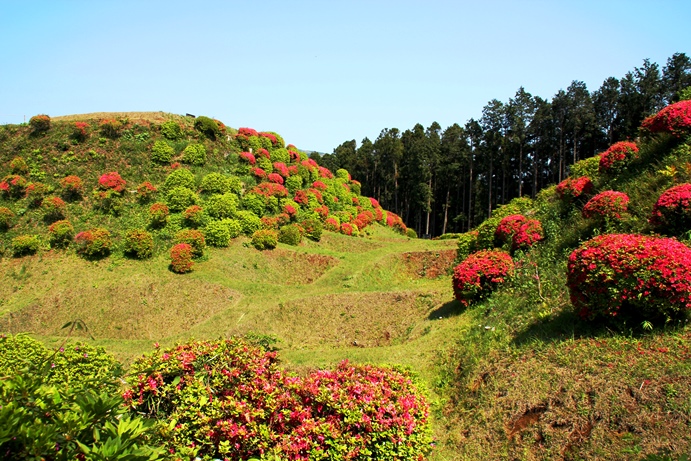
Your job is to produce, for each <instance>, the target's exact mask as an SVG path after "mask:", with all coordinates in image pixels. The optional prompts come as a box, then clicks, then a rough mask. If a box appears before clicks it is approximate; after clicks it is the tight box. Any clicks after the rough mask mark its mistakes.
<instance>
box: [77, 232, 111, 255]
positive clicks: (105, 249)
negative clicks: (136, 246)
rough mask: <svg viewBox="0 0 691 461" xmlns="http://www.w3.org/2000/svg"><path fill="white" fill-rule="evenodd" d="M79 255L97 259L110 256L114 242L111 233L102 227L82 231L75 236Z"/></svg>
mask: <svg viewBox="0 0 691 461" xmlns="http://www.w3.org/2000/svg"><path fill="white" fill-rule="evenodd" d="M74 242H75V243H76V244H77V253H78V254H80V255H82V256H83V257H85V258H89V259H97V258H103V257H105V256H108V255H109V254H110V250H111V248H112V246H113V241H112V240H111V238H110V232H108V230H107V229H104V228H102V227H97V228H94V229H89V230H85V231H82V232H80V233H78V234H77V235H75V236H74Z"/></svg>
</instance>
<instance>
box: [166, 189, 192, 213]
mask: <svg viewBox="0 0 691 461" xmlns="http://www.w3.org/2000/svg"><path fill="white" fill-rule="evenodd" d="M198 202H199V197H197V194H196V193H194V192H193V191H191V190H190V189H188V188H186V187H182V186H181V187H175V188H173V189H171V190H169V191H168V193H167V194H166V204H167V205H168V207H169V208H170V211H174V212H179V211H183V210H184V209H186V208H187V207H189V206H192V205H195V204H197V203H198Z"/></svg>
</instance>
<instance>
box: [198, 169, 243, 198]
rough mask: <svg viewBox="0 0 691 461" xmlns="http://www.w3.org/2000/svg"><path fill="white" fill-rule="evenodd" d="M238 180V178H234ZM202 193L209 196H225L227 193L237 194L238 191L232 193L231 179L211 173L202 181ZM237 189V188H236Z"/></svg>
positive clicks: (220, 174)
mask: <svg viewBox="0 0 691 461" xmlns="http://www.w3.org/2000/svg"><path fill="white" fill-rule="evenodd" d="M232 179H236V180H237V178H236V177H232ZM240 188H242V184H240ZM200 189H201V191H202V192H204V193H207V194H225V193H227V192H235V193H237V190H233V191H231V177H229V176H226V175H224V174H222V173H209V174H207V175H206V176H204V178H203V179H202V183H201V186H200ZM235 189H237V187H235Z"/></svg>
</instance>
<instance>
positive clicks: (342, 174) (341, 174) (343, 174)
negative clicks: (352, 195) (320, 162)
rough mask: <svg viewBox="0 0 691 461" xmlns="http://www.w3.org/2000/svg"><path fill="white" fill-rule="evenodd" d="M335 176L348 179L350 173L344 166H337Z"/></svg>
mask: <svg viewBox="0 0 691 461" xmlns="http://www.w3.org/2000/svg"><path fill="white" fill-rule="evenodd" d="M336 177H337V178H340V179H343V180H346V181H350V173H348V170H346V169H344V168H339V169H338V170H336Z"/></svg>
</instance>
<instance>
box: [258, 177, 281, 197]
mask: <svg viewBox="0 0 691 461" xmlns="http://www.w3.org/2000/svg"><path fill="white" fill-rule="evenodd" d="M279 177H280V176H279ZM250 193H254V194H258V195H263V196H264V197H278V198H285V197H287V196H288V189H286V188H285V187H283V185H282V184H278V183H274V182H263V183H261V184H259V185H258V186H257V187H253V188H252V189H251V190H250Z"/></svg>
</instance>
